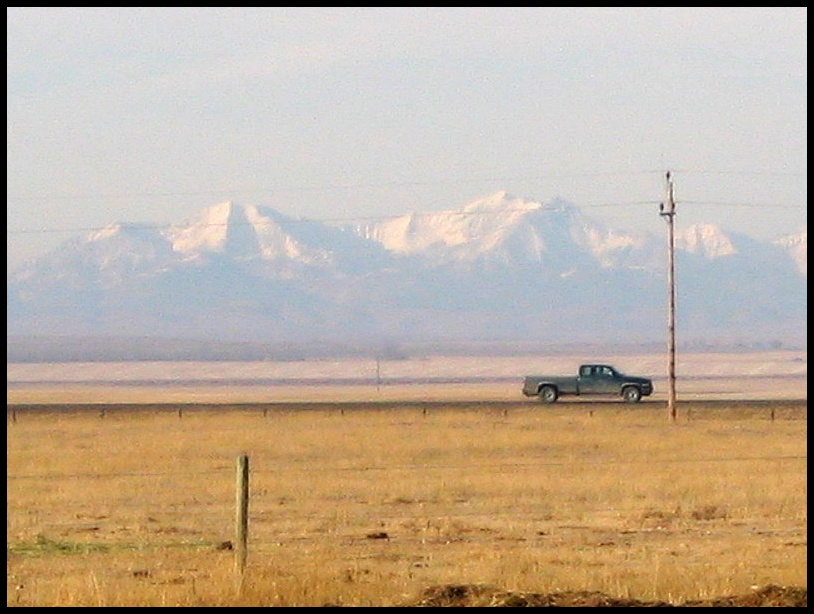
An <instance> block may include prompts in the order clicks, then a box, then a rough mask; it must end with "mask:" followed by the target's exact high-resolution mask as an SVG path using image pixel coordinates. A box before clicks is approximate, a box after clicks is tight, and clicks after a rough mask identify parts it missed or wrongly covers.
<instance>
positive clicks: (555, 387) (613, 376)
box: [523, 364, 653, 403]
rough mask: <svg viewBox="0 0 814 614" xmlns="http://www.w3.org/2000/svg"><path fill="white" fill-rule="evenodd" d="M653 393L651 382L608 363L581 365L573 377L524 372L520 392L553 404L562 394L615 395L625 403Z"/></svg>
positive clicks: (636, 401)
mask: <svg viewBox="0 0 814 614" xmlns="http://www.w3.org/2000/svg"><path fill="white" fill-rule="evenodd" d="M652 393H653V381H652V380H650V379H648V378H646V377H633V376H630V375H625V374H624V373H620V372H619V371H617V370H616V369H614V368H613V367H611V366H610V365H598V364H596V365H594V364H591V365H582V366H580V368H579V372H578V374H577V376H576V377H569V376H560V375H558V376H553V377H552V376H547V375H528V376H526V378H525V379H524V380H523V394H524V395H526V396H527V397H539V399H540V401H542V402H543V403H554V402H556V400H557V399H559V398H560V397H561V396H563V395H616V396H619V397H622V398H623V399H624V400H625V401H627V402H628V403H638V402H639V401H641V399H642V397H646V396H650V395H651V394H652Z"/></svg>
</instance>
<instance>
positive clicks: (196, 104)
mask: <svg viewBox="0 0 814 614" xmlns="http://www.w3.org/2000/svg"><path fill="white" fill-rule="evenodd" d="M7 17H8V22H7V45H8V47H7V86H8V88H7V120H6V121H7V129H6V147H7V156H8V157H7V170H8V179H7V194H8V196H7V198H8V220H7V221H8V229H9V233H8V255H9V259H10V261H11V262H12V263H16V262H18V261H19V260H20V259H21V258H25V257H30V256H32V255H36V254H39V253H42V251H44V250H45V249H50V248H51V247H53V246H54V245H56V244H58V243H60V242H62V241H64V240H66V239H68V238H70V237H71V236H75V235H77V234H80V233H81V231H82V230H84V229H91V228H98V227H101V226H105V225H106V224H108V223H110V222H113V221H129V222H149V223H154V224H163V223H176V222H183V221H184V220H186V219H188V218H190V217H192V216H194V215H195V214H196V213H197V212H198V211H199V210H200V209H202V208H203V207H206V206H208V205H211V204H215V203H217V202H220V201H222V200H225V199H231V200H234V201H235V202H239V203H245V204H256V205H264V206H269V207H272V208H274V209H277V210H278V211H280V212H282V213H284V214H287V215H290V216H294V217H306V218H312V219H356V218H361V217H377V216H388V215H398V214H404V213H408V212H413V211H416V212H421V211H440V210H448V209H458V208H460V207H462V206H464V205H466V204H468V203H469V202H471V201H473V200H475V199H477V198H480V197H483V196H487V195H489V194H491V193H493V192H496V191H498V190H506V191H508V192H509V193H511V194H513V195H515V196H521V197H524V198H528V199H532V200H540V201H543V202H546V201H548V200H550V199H552V198H554V197H558V196H559V197H562V198H564V199H566V200H569V201H571V202H573V203H574V204H576V205H577V206H579V207H583V208H584V211H585V213H587V214H589V215H591V216H594V217H596V218H597V219H600V220H602V221H607V222H608V223H609V224H610V225H612V226H614V227H619V228H629V229H634V228H635V229H642V230H650V231H653V232H663V231H664V226H665V224H664V221H663V219H662V218H660V217H659V215H658V204H657V203H658V202H659V201H660V200H663V199H664V194H665V186H664V171H665V170H666V169H670V170H672V172H673V177H674V180H675V197H676V201H677V203H678V204H677V207H678V208H677V211H678V215H677V217H676V224H677V227H678V228H681V227H682V226H686V225H689V224H691V223H695V222H699V221H706V222H711V223H716V224H719V225H721V226H723V227H724V228H725V229H728V230H733V231H738V232H743V233H746V234H749V235H751V236H754V237H756V238H761V239H768V238H774V237H776V236H779V235H782V234H787V233H791V232H797V231H799V230H800V229H802V228H803V227H805V225H806V224H807V218H806V213H805V210H806V200H807V187H806V186H807V154H806V149H807V137H806V134H807V46H806V43H807V17H808V12H807V9H806V8H805V7H802V8H797V7H791V8H782V7H781V8H765V7H764V8H714V7H706V8H705V7H701V8H680V7H676V8H672V7H668V8H617V7H609V8H525V9H524V8H495V7H487V8H430V7H407V8H403V7H402V8H346V7H339V8H319V7H306V8H194V7H193V8H137V7H124V8H116V7H106V8H105V7H103V8H42V7H34V8H19V7H12V8H7Z"/></svg>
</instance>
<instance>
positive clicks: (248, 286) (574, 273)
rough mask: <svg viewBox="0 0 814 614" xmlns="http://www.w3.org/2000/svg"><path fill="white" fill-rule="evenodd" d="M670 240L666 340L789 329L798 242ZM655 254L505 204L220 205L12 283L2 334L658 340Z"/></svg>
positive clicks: (92, 242) (661, 274) (69, 255)
mask: <svg viewBox="0 0 814 614" xmlns="http://www.w3.org/2000/svg"><path fill="white" fill-rule="evenodd" d="M676 246H677V259H676V260H677V275H676V277H677V280H678V283H677V287H678V301H679V303H678V304H679V313H678V329H679V331H680V332H683V333H684V334H685V335H687V336H690V335H695V336H699V337H708V336H709V335H719V336H721V337H724V336H726V337H729V338H732V337H733V336H738V335H740V336H744V337H750V336H757V337H764V338H769V339H774V338H779V339H786V338H788V337H789V336H790V335H791V336H793V335H794V334H795V333H796V331H798V330H801V331H803V332H804V330H805V322H806V284H807V281H806V267H805V261H806V249H807V241H806V234H805V232H803V233H802V234H801V235H799V236H797V235H795V236H794V237H784V238H782V239H778V240H777V241H774V242H769V243H761V242H758V241H755V240H753V239H751V238H749V237H745V236H742V235H737V234H734V233H729V232H726V231H724V230H722V229H721V228H718V227H715V226H711V225H703V224H702V225H697V226H693V227H691V228H688V229H686V230H683V231H681V232H677V236H676ZM665 259H666V254H665V249H664V238H663V236H658V237H652V236H648V235H637V234H634V233H629V232H625V231H623V230H619V229H611V228H607V227H605V226H604V225H602V224H600V223H598V222H596V221H594V220H591V219H590V218H589V217H587V216H585V215H584V214H583V213H582V211H581V210H580V209H579V208H578V207H576V206H575V205H573V204H571V203H568V202H566V201H564V200H554V201H552V202H549V203H541V202H537V201H533V200H528V199H523V198H518V197H514V196H512V195H510V194H507V193H505V192H498V193H496V194H493V195H491V196H488V197H486V198H483V199H479V200H477V201H475V202H472V203H470V204H468V205H466V206H464V207H462V208H461V209H458V210H453V211H440V212H435V213H421V214H417V213H413V214H406V215H402V216H396V217H392V218H388V219H384V220H380V221H377V222H367V223H364V224H354V225H351V224H345V225H339V226H334V225H329V224H326V223H323V222H318V221H313V220H304V219H293V218H290V217H287V216H285V215H283V214H281V213H279V212H277V211H275V210H273V209H269V208H264V207H259V206H254V205H239V204H235V203H233V202H223V203H218V204H215V205H213V206H210V207H206V208H205V209H203V210H201V212H200V214H199V215H198V216H197V217H195V218H194V219H192V220H190V221H188V222H185V223H180V224H177V225H173V226H171V227H166V228H156V227H152V226H149V225H146V224H132V223H130V224H128V223H115V224H111V225H110V226H108V227H106V228H104V229H102V230H99V231H96V232H94V233H91V234H89V235H87V236H85V237H83V238H76V239H73V240H71V241H69V242H67V243H65V244H64V245H63V246H61V247H60V248H58V249H57V250H54V251H53V252H51V253H49V254H47V255H45V256H43V257H42V258H40V259H39V260H37V261H35V262H32V263H30V264H29V265H27V266H25V267H23V268H21V269H19V270H17V271H16V272H13V273H12V274H11V275H10V276H9V280H8V287H7V303H8V333H9V335H35V334H36V335H48V334H61V335H66V334H68V335H71V334H75V335H80V334H81V335H91V334H117V335H122V334H127V335H139V336H174V337H187V338H190V337H194V338H210V339H212V338H220V339H252V340H259V339H268V340H270V341H286V342H288V341H290V342H296V341H302V340H307V341H318V340H322V339H329V340H341V339H354V340H357V341H359V340H365V339H367V340H371V341H381V340H386V339H394V340H407V339H412V340H426V339H434V340H438V339H448V340H459V341H476V340H483V339H493V340H494V339H501V340H512V339H520V340H536V341H539V342H540V343H547V342H564V341H580V340H593V341H605V342H614V343H617V342H618V343H630V342H645V341H652V340H659V339H661V338H662V337H663V328H664V326H663V324H664V303H665V296H666V282H665ZM802 337H803V338H804V337H805V335H804V334H803V335H802Z"/></svg>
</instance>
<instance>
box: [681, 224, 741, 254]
mask: <svg viewBox="0 0 814 614" xmlns="http://www.w3.org/2000/svg"><path fill="white" fill-rule="evenodd" d="M676 246H677V247H678V248H679V249H683V250H685V251H687V252H690V253H692V254H697V255H699V256H705V257H706V258H710V259H712V258H720V257H722V256H731V255H733V254H737V253H738V249H737V248H736V247H735V244H734V243H733V242H732V239H730V238H729V237H728V236H727V235H726V234H724V232H723V230H721V228H720V227H718V226H715V225H713V224H693V225H692V226H690V227H689V228H687V229H686V230H684V231H683V232H681V233H678V234H677V235H676Z"/></svg>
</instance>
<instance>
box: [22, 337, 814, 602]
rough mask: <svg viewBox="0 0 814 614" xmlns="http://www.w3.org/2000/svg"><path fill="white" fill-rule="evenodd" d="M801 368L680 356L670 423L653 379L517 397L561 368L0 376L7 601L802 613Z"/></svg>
mask: <svg viewBox="0 0 814 614" xmlns="http://www.w3.org/2000/svg"><path fill="white" fill-rule="evenodd" d="M805 356H806V355H805V353H804V352H802V353H798V352H777V353H772V354H771V355H769V354H767V353H757V354H755V355H749V356H748V357H747V356H743V355H740V356H736V357H727V356H725V355H715V357H714V360H712V359H711V358H710V356H709V355H708V356H706V359H705V360H704V359H702V358H699V359H698V363H697V364H696V363H691V362H690V361H689V360H687V359H685V361H684V362H683V363H679V367H680V369H679V373H680V374H681V373H683V374H684V375H683V378H681V377H680V379H679V382H678V386H677V388H678V392H679V395H678V399H679V402H678V414H677V418H676V420H671V419H670V418H669V416H668V415H667V412H666V402H665V397H664V390H663V388H664V387H663V385H662V384H659V379H658V378H657V377H654V379H656V381H657V384H656V389H657V393H656V394H654V395H653V396H652V397H650V398H648V399H646V400H645V401H644V402H642V403H640V404H638V405H627V404H624V403H622V402H621V401H617V400H608V399H603V400H599V399H591V400H584V399H575V400H565V399H563V401H561V402H560V403H558V404H556V405H554V406H542V405H540V404H539V403H537V402H536V401H535V400H533V399H525V398H523V397H522V396H521V395H520V393H519V383H518V382H519V381H520V380H521V379H522V374H524V373H526V372H529V373H531V372H554V373H569V372H572V371H573V370H574V369H575V365H576V364H578V362H579V357H567V358H564V357H557V358H548V357H537V358H532V359H529V358H528V357H525V358H505V357H498V358H488V357H486V358H484V357H479V358H471V357H468V358H462V357H447V358H434V357H430V358H427V359H423V360H417V361H393V362H387V363H385V362H383V361H378V363H376V362H371V361H356V362H354V361H351V363H350V364H348V363H341V364H340V362H336V363H334V362H329V361H321V362H319V363H318V364H310V363H309V364H302V363H300V364H277V363H274V364H266V363H251V364H241V363H228V364H224V363H215V364H209V363H199V364H196V365H189V364H166V365H160V364H156V363H138V364H135V365H133V364H131V365H126V364H117V365H105V366H100V365H94V364H93V363H89V364H87V365H76V364H74V365H9V366H8V368H9V388H8V393H7V394H8V402H7V408H8V420H7V425H8V429H7V517H8V520H7V605H9V606H46V607H48V606H155V607H157V606H204V607H206V606H235V605H242V606H258V605H259V606H264V605H265V606H286V605H288V606H308V605H326V604H334V605H345V606H364V605H368V606H388V605H501V604H502V605H507V604H508V605H511V604H512V603H514V604H515V605H518V604H519V602H518V601H517V600H518V599H519V597H518V596H522V595H525V596H526V598H527V601H526V603H525V604H526V605H529V604H531V603H532V601H533V600H531V597H530V596H532V595H533V596H536V597H535V598H536V599H537V602H535V603H538V604H540V603H542V601H541V600H542V599H543V597H542V596H549V597H550V596H552V595H560V596H562V595H566V594H570V595H582V596H589V597H590V596H592V597H591V598H592V599H593V601H594V603H593V605H602V603H599V602H600V601H601V599H599V597H598V596H603V597H602V598H603V599H604V598H605V597H607V599H611V600H612V599H617V600H627V601H628V602H631V603H629V604H630V605H634V603H632V602H633V601H635V600H649V601H654V600H657V601H663V602H664V603H666V604H673V605H682V604H686V605H690V603H691V602H692V601H693V600H696V601H697V600H707V605H709V600H711V599H714V598H716V597H720V596H725V595H751V598H752V601H751V603H752V604H753V605H754V604H755V595H756V594H759V595H764V594H766V595H768V594H772V595H774V596H775V597H776V596H777V591H778V590H779V588H778V587H785V588H786V589H788V590H793V591H795V592H794V594H795V596H796V599H797V601H798V602H799V600H800V595H801V594H802V595H804V597H803V598H804V599H807V596H805V592H806V591H805V589H804V588H801V587H805V586H806V584H807V580H806V578H807V557H806V551H807V492H806V489H807V479H806V478H807V472H806V465H807V450H806V445H807V444H806V432H807V401H806V387H805V381H806V370H805V365H806V362H805ZM648 361H652V362H648ZM608 362H611V363H612V364H616V365H617V366H618V367H620V368H621V369H622V370H624V371H627V372H630V373H631V374H637V375H638V374H643V375H648V374H652V373H658V372H659V371H663V368H662V364H663V363H662V358H661V357H644V356H643V357H626V359H625V360H619V359H616V360H608ZM648 365H652V367H649V366H648ZM681 369H683V371H682V370H681ZM692 369H697V372H693V371H692ZM289 370H290V371H289ZM242 455H246V456H248V458H249V463H250V468H251V469H250V507H249V510H250V512H249V539H248V556H247V561H246V568H245V572H244V573H243V574H238V573H237V572H236V570H235V550H234V547H235V543H236V535H235V508H236V486H235V483H236V461H237V459H238V457H240V456H242ZM760 591H763V592H760ZM773 591H774V592H773ZM500 595H502V597H501V599H502V600H503V601H502V602H501V603H498V601H500V600H499V599H498V597H497V596H500ZM549 597H547V598H549ZM433 598H434V599H435V601H434V602H433V601H432V599H433ZM512 599H513V600H514V601H512ZM607 599H606V601H607ZM444 600H446V601H444ZM589 601H590V600H589V599H588V598H587V597H586V598H585V599H582V600H581V601H580V602H579V603H577V602H576V601H574V602H573V603H570V605H591V603H589ZM781 601H782V600H781ZM745 603H746V602H744V604H745ZM605 605H607V603H605ZM616 605H624V604H623V603H621V602H620V603H617V604H616ZM696 605H700V604H696ZM718 605H726V604H723V603H719V604H718ZM729 605H737V604H736V603H734V602H733V603H730V604H729ZM758 605H799V603H795V604H792V603H788V602H786V603H780V602H777V603H773V604H768V603H758Z"/></svg>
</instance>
